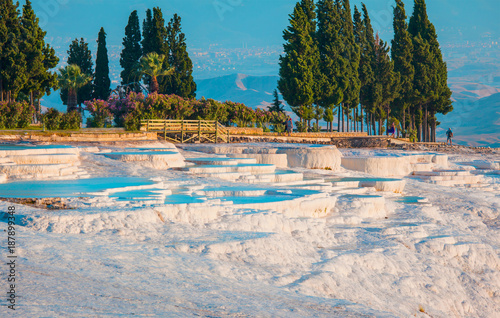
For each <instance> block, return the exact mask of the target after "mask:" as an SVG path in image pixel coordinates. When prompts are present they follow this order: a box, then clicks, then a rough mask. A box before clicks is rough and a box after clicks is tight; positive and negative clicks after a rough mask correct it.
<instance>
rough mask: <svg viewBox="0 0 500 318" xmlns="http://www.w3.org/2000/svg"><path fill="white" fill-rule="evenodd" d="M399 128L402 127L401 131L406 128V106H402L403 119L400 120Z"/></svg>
mask: <svg viewBox="0 0 500 318" xmlns="http://www.w3.org/2000/svg"><path fill="white" fill-rule="evenodd" d="M401 129H403V131H405V130H406V107H404V106H403V121H402V122H401ZM404 137H406V136H404Z"/></svg>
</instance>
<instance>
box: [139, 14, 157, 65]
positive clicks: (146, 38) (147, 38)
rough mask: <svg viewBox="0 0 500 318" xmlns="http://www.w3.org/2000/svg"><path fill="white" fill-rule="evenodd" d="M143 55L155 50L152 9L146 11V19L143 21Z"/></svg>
mask: <svg viewBox="0 0 500 318" xmlns="http://www.w3.org/2000/svg"><path fill="white" fill-rule="evenodd" d="M141 44H142V55H143V56H146V55H147V54H148V53H151V52H154V49H153V14H152V13H151V9H148V10H147V11H146V19H144V22H143V23H142V42H141Z"/></svg>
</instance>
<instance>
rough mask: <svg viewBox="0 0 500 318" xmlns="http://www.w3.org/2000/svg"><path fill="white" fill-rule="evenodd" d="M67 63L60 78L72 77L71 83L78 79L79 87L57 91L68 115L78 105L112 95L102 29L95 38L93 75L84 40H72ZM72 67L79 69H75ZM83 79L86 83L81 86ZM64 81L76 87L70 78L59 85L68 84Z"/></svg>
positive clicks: (65, 87) (62, 88)
mask: <svg viewBox="0 0 500 318" xmlns="http://www.w3.org/2000/svg"><path fill="white" fill-rule="evenodd" d="M67 63H68V66H71V68H69V69H65V70H62V69H61V75H68V74H72V77H73V79H75V78H78V77H79V75H81V77H80V79H79V82H80V83H81V85H77V87H75V86H74V85H73V86H67V85H63V86H61V87H60V88H61V92H60V94H61V100H62V102H63V104H64V105H67V107H68V111H73V110H75V109H76V108H77V105H80V107H81V105H82V104H83V102H85V101H87V100H90V99H92V98H97V99H107V98H108V97H109V95H110V94H111V80H110V78H109V58H108V49H107V47H106V32H105V31H104V28H101V30H100V31H99V34H98V36H97V58H96V62H95V71H94V62H93V58H92V52H91V51H90V49H89V44H88V43H87V42H85V40H84V39H83V38H81V39H80V40H78V39H75V40H73V42H71V44H70V45H69V50H68V61H67ZM75 66H77V67H78V68H79V69H77V68H75ZM82 79H86V80H85V81H83V82H82V81H81V80H82ZM65 80H70V81H72V83H76V81H75V80H72V79H71V78H66V79H64V78H63V81H61V79H60V80H59V83H67V82H68V81H65ZM69 94H71V96H69ZM73 95H74V96H73ZM75 102H76V103H75Z"/></svg>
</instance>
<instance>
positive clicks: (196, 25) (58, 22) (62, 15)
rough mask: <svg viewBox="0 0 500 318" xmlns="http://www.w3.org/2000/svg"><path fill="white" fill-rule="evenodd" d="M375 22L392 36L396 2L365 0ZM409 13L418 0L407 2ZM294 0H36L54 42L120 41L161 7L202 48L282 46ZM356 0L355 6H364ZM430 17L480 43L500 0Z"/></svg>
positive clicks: (493, 24)
mask: <svg viewBox="0 0 500 318" xmlns="http://www.w3.org/2000/svg"><path fill="white" fill-rule="evenodd" d="M364 2H365V4H366V5H367V7H368V10H369V12H370V14H371V16H372V20H373V24H374V27H375V29H376V30H378V31H379V32H380V34H381V36H382V38H383V39H385V40H390V39H391V37H392V5H393V4H394V1H393V0H366V1H364ZM404 2H405V3H406V9H407V13H408V15H410V14H411V11H412V8H413V1H408V0H406V1H404ZM295 3H296V1H294V0H272V1H269V0H267V1H266V0H167V1H149V0H148V1H126V0H122V1H118V0H106V1H104V0H90V1H89V0H85V1H83V0H44V1H34V4H33V6H34V7H35V10H36V13H37V14H38V16H39V17H40V20H41V23H42V24H43V25H44V28H45V29H46V30H47V31H48V36H49V37H53V38H54V39H55V41H58V40H57V39H59V41H61V40H64V39H67V38H75V37H84V38H86V39H87V40H89V42H92V41H93V40H94V39H95V38H96V37H97V33H98V31H99V29H100V27H101V26H102V27H104V28H105V30H106V31H107V33H108V43H110V44H112V45H119V44H120V43H121V38H122V37H123V33H124V28H125V25H126V23H127V20H128V16H129V14H130V12H131V11H133V10H138V11H139V14H140V17H141V20H142V19H143V18H144V16H145V14H144V12H145V10H146V9H147V8H152V7H154V6H160V7H161V8H162V10H163V13H164V16H165V18H166V19H167V20H168V19H170V17H171V16H172V15H173V13H178V14H179V15H180V16H181V17H182V19H183V28H184V32H185V33H186V35H187V39H188V44H189V45H191V46H193V47H197V48H203V47H208V45H210V44H214V43H219V44H221V45H223V46H225V47H228V48H230V47H241V46H242V45H243V44H246V45H247V46H249V47H251V46H260V47H265V46H272V45H281V44H282V38H281V34H282V31H283V29H284V28H285V27H286V26H287V25H288V14H290V13H291V12H292V10H293V6H294V5H295ZM360 3H361V1H352V2H351V5H352V6H354V5H358V6H359V5H360ZM427 6H428V13H429V16H430V18H431V21H432V22H433V23H434V24H435V25H436V27H437V29H438V33H439V35H440V37H441V38H440V39H441V41H446V42H451V41H475V40H478V39H480V38H481V37H482V36H484V35H485V34H486V33H487V32H489V33H491V34H492V36H493V38H495V39H497V40H498V38H499V37H500V35H499V33H498V32H499V31H498V30H499V27H500V23H499V19H498V13H499V12H500V1H498V0H474V1H470V0H469V1H468V0H432V1H427Z"/></svg>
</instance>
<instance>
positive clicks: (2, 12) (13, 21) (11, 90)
mask: <svg viewBox="0 0 500 318" xmlns="http://www.w3.org/2000/svg"><path fill="white" fill-rule="evenodd" d="M17 8H18V4H17V3H16V4H15V5H14V4H13V3H12V1H10V0H3V1H1V2H0V17H1V19H0V20H2V25H3V27H2V29H3V31H2V32H0V36H1V38H0V47H1V51H2V54H1V55H0V92H2V94H0V95H2V100H3V92H4V91H6V97H7V100H13V99H15V98H16V97H17V94H18V93H19V91H20V90H21V89H22V88H23V87H24V85H25V83H26V81H27V76H26V69H27V65H26V56H25V54H24V52H23V51H22V49H21V45H22V43H21V41H22V33H21V31H22V28H23V27H22V25H21V21H20V19H19V11H18V9H17Z"/></svg>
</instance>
